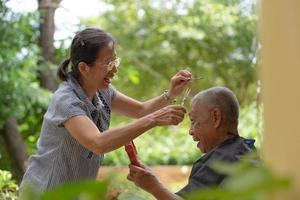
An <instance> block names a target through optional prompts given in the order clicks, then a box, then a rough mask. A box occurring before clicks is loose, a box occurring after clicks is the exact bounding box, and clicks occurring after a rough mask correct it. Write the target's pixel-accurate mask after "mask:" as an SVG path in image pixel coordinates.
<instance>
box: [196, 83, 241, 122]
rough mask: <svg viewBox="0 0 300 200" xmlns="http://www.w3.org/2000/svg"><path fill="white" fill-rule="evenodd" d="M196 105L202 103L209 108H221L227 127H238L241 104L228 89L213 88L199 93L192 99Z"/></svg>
mask: <svg viewBox="0 0 300 200" xmlns="http://www.w3.org/2000/svg"><path fill="white" fill-rule="evenodd" d="M192 101H193V102H194V103H196V104H197V102H202V103H205V104H206V105H208V106H209V107H219V108H220V110H221V113H222V117H223V119H225V120H224V122H225V125H226V126H227V127H231V126H236V127H237V125H238V119H239V102H238V100H237V98H236V96H235V94H234V93H233V92H232V91H231V90H230V89H228V88H226V87H212V88H209V89H207V90H204V91H201V92H199V93H198V94H197V95H195V96H194V97H193V99H192Z"/></svg>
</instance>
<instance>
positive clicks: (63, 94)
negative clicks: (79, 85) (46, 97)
mask: <svg viewBox="0 0 300 200" xmlns="http://www.w3.org/2000/svg"><path fill="white" fill-rule="evenodd" d="M74 102H81V100H80V98H79V97H78V96H77V95H76V93H75V91H74V89H73V88H72V87H71V86H70V85H69V84H68V83H67V82H63V83H61V84H60V86H59V87H58V89H57V90H56V91H55V92H54V93H53V96H52V103H54V104H56V103H59V104H64V103H74Z"/></svg>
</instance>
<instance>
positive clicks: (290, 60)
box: [260, 0, 300, 200]
mask: <svg viewBox="0 0 300 200" xmlns="http://www.w3.org/2000/svg"><path fill="white" fill-rule="evenodd" d="M260 38H261V43H262V66H261V68H260V76H261V79H262V97H263V103H264V122H265V126H264V138H263V139H264V141H263V158H264V160H265V161H266V162H267V163H268V164H269V165H270V166H271V167H273V169H274V170H275V171H276V172H278V173H279V174H286V175H290V176H291V177H292V178H293V179H294V181H295V182H294V183H295V187H294V188H293V191H291V192H289V194H285V195H284V197H282V196H281V197H280V196H278V197H277V198H276V199H282V200H283V199H284V200H286V199H300V0H261V10H260Z"/></svg>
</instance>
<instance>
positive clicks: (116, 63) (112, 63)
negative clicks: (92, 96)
mask: <svg viewBox="0 0 300 200" xmlns="http://www.w3.org/2000/svg"><path fill="white" fill-rule="evenodd" d="M120 61H121V58H119V57H116V58H115V59H114V60H111V61H109V62H108V63H106V62H93V64H97V63H98V64H104V66H105V67H106V68H107V69H108V71H111V70H112V69H113V68H114V67H116V68H118V66H119V65H120Z"/></svg>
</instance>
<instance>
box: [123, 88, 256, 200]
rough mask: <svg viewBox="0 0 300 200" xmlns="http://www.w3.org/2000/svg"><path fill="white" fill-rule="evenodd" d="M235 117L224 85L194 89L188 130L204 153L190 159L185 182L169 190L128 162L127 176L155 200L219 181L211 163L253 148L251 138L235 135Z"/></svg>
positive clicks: (177, 196) (231, 96) (234, 103)
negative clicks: (178, 188)
mask: <svg viewBox="0 0 300 200" xmlns="http://www.w3.org/2000/svg"><path fill="white" fill-rule="evenodd" d="M238 117H239V103H238V100H237V98H236V96H235V95H234V93H233V92H232V91H231V90H229V89H228V88H225V87H213V88H210V89H207V90H205V91H202V92H200V93H198V94H197V95H196V96H195V97H193V99H192V103H191V111H190V112H189V118H190V120H191V127H190V131H189V133H190V135H191V136H192V137H193V139H194V141H196V142H197V147H198V148H199V149H200V150H201V151H202V153H204V156H202V157H201V158H200V159H199V160H197V161H196V162H195V163H194V165H193V168H192V171H191V174H190V177H189V181H188V184H187V185H186V186H185V187H184V188H182V189H181V190H180V191H179V192H177V193H176V194H173V193H172V192H170V191H169V190H168V189H167V188H166V187H165V186H164V185H163V184H162V183H161V182H160V181H159V180H158V179H157V177H156V176H155V175H154V174H153V173H152V172H151V170H150V169H149V168H147V167H145V166H143V167H138V166H134V165H130V166H129V169H130V173H129V175H128V177H127V178H128V180H130V181H133V182H134V183H135V184H136V185H137V186H139V187H141V188H142V189H144V190H145V191H147V192H149V193H151V194H152V195H153V196H154V197H155V198H156V199H158V200H172V199H174V200H179V199H182V198H181V197H182V196H185V195H186V194H187V193H190V192H193V191H195V190H200V189H202V188H205V187H208V186H213V185H220V184H221V183H222V181H223V180H224V178H225V175H224V174H220V173H218V172H216V171H215V170H214V169H212V167H211V163H212V162H213V161H216V160H219V161H227V162H236V161H238V160H240V159H241V158H242V157H243V156H244V155H245V154H246V153H248V152H250V151H252V149H254V146H253V143H254V140H251V139H244V138H242V137H240V136H239V133H238V128H237V127H238Z"/></svg>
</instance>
